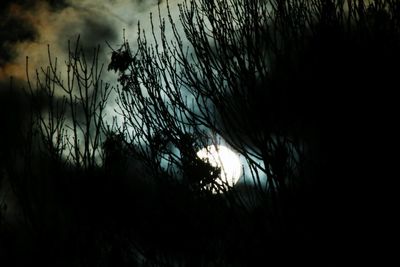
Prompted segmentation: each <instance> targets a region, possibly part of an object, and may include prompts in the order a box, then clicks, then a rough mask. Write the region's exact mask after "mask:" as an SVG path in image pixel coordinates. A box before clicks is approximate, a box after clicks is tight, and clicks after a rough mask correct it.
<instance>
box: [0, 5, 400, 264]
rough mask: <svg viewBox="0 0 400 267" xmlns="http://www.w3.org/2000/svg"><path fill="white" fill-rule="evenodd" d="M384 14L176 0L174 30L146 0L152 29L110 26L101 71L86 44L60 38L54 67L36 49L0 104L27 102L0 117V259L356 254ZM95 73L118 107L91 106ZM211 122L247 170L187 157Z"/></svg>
mask: <svg viewBox="0 0 400 267" xmlns="http://www.w3.org/2000/svg"><path fill="white" fill-rule="evenodd" d="M399 16H400V4H399V3H398V1H390V0H386V1H385V0H382V1H371V3H365V2H363V1H351V0H349V1H329V0H318V1H301V0H297V1H296V0H295V1H279V0H272V1H267V0H265V1H262V0H257V1H250V0H244V1H243V0H242V1H239V0H217V1H205V0H202V1H198V3H197V4H196V3H192V2H185V4H183V5H182V6H181V18H180V19H181V22H182V24H183V30H184V34H182V33H181V31H180V30H179V29H180V28H179V26H178V24H179V23H178V18H172V17H168V18H167V20H166V21H164V20H163V19H162V18H161V17H160V18H159V20H156V21H157V22H154V28H155V27H158V24H160V26H161V36H158V35H156V33H154V32H153V35H152V33H149V32H146V33H144V32H141V31H139V37H138V40H137V43H136V44H135V45H134V46H133V47H134V48H131V47H130V45H131V46H132V44H128V43H127V42H125V40H124V44H123V45H122V46H121V47H119V48H115V49H114V50H113V51H112V55H111V59H110V63H109V65H108V70H109V71H115V72H116V73H117V74H118V76H119V82H120V84H119V86H118V87H115V88H112V87H111V86H110V85H109V84H106V83H103V82H102V80H101V77H102V71H103V70H102V68H103V67H102V66H101V65H100V63H99V62H98V61H99V60H98V49H97V48H96V49H94V51H93V54H91V55H88V54H87V52H85V53H84V52H83V51H84V50H83V48H81V46H80V44H79V40H78V41H77V42H76V44H75V45H72V44H71V45H70V46H69V49H70V51H69V58H68V59H67V61H66V64H67V66H68V70H67V73H63V74H60V73H61V72H60V66H59V65H60V64H59V63H57V60H56V59H55V58H52V57H51V56H50V54H51V53H50V52H49V66H48V67H47V68H44V69H41V70H39V71H38V74H37V77H35V78H36V79H34V80H32V79H29V78H28V82H29V83H28V87H27V88H26V89H25V91H24V92H25V93H26V94H25V96H26V97H27V99H28V100H27V101H28V102H27V103H30V104H29V105H27V104H26V103H19V102H18V101H17V100H15V105H14V104H13V107H9V106H7V105H8V104H10V103H4V105H2V106H1V109H2V110H1V111H3V112H2V113H4V112H8V111H6V110H9V109H14V110H15V111H16V112H18V110H21V109H22V107H23V108H25V109H28V110H29V112H26V114H29V115H26V114H21V115H20V117H21V121H22V122H23V123H20V124H17V123H15V122H14V121H10V122H8V121H7V122H5V125H8V126H9V127H11V126H12V127H20V128H19V131H17V132H18V133H19V135H18V136H11V135H9V134H8V131H7V129H6V130H5V131H3V133H2V135H1V137H2V139H1V140H0V144H1V145H2V148H1V150H0V152H1V154H0V159H1V163H0V164H1V165H0V166H1V173H0V182H1V186H2V188H0V189H4V190H3V191H5V188H6V187H7V188H8V184H9V185H10V188H11V189H12V192H13V194H12V195H13V196H14V198H15V200H14V202H15V203H17V204H16V206H17V207H18V208H19V210H21V214H22V215H21V216H19V217H18V218H17V219H16V220H15V221H13V222H10V221H9V220H8V221H7V214H9V211H7V207H6V202H5V201H3V198H2V199H0V227H1V228H0V256H1V259H0V260H1V261H2V262H5V265H4V266H21V265H23V264H27V263H29V264H31V263H33V262H35V263H38V264H40V265H45V266H47V265H49V266H50V265H51V266H175V265H178V264H181V265H182V266H259V264H260V263H261V264H263V265H268V264H269V265H271V266H289V265H293V264H299V265H301V264H307V265H308V266H342V265H344V264H343V262H345V261H347V260H348V257H349V256H350V257H351V258H352V257H353V258H357V255H355V254H354V251H353V249H354V247H357V248H358V249H363V248H364V246H365V248H366V247H369V246H370V245H371V243H373V241H372V233H371V232H370V228H369V227H370V226H369V225H368V224H366V221H365V220H367V218H368V221H369V222H371V219H373V218H374V216H373V215H371V214H374V213H375V212H376V208H375V206H374V205H375V204H374V203H373V198H371V196H370V195H368V194H367V191H366V188H367V187H369V185H370V183H371V184H372V182H371V181H370V180H368V179H367V176H369V175H374V177H375V179H379V178H380V176H382V175H383V172H384V170H385V169H382V168H381V169H379V173H378V172H377V171H376V169H377V168H379V166H380V160H382V161H384V160H385V159H383V158H380V159H377V157H381V156H382V154H381V153H380V148H379V147H380V146H383V144H382V143H381V141H380V138H381V137H382V135H383V134H382V133H386V131H387V130H388V128H387V122H386V121H385V118H386V119H388V120H389V118H390V117H391V116H393V115H392V114H393V110H392V104H393V102H394V100H391V101H393V102H391V101H388V99H389V100H390V98H391V94H392V93H391V92H392V90H393V89H394V88H396V87H397V83H396V82H397V81H396V74H397V68H396V67H395V66H396V64H398V62H400V61H399V60H400V43H399V41H400V39H399V37H400V35H399V30H400V28H399V27H400V18H399ZM175 23H176V24H175ZM169 30H170V31H172V33H173V37H172V40H171V39H168V38H170V37H167V34H166V32H167V31H169ZM183 36H185V37H186V38H187V40H188V41H189V42H188V43H187V44H186V42H185V38H184V37H183ZM153 37H154V38H153ZM187 45H188V46H189V48H187ZM85 51H88V50H85ZM66 77H67V78H66ZM68 81H70V82H68ZM112 90H115V92H116V93H117V95H118V106H119V108H120V112H121V114H122V116H123V118H124V122H123V123H122V124H116V123H110V122H106V121H105V120H104V116H105V112H106V105H107V103H108V102H109V101H110V99H109V96H110V93H111V91H112ZM14 91H15V90H10V92H8V93H9V94H14ZM9 99H12V98H9ZM15 99H20V98H19V97H15ZM382 104H385V105H384V107H381V106H382ZM26 107H28V108H26ZM3 109H4V110H3ZM9 132H15V131H12V130H11V129H9ZM215 136H222V137H223V138H224V139H225V140H226V142H227V143H228V144H229V145H230V146H231V147H233V148H234V149H235V150H236V151H238V152H240V153H241V154H242V155H243V157H244V158H245V159H246V161H247V162H248V164H249V166H250V167H249V170H250V173H247V174H246V175H247V176H248V177H249V179H250V180H253V184H254V185H244V184H238V185H237V186H235V187H232V188H231V187H230V186H220V185H219V184H218V183H216V182H215V178H216V177H217V176H218V172H219V171H220V170H218V169H216V168H213V167H212V166H210V165H209V164H207V163H205V162H203V161H201V160H200V159H199V158H197V157H196V151H198V149H200V148H202V147H203V146H205V145H209V144H212V143H215V142H216V141H215V140H214V139H213V138H215ZM11 138H12V139H16V140H18V142H7V140H8V139H11ZM10 144H18V145H17V146H15V147H13V146H11V145H10ZM263 175H264V176H267V177H268V179H267V182H266V183H262V182H261V180H260V179H259V177H260V176H263ZM375 182H376V180H375ZM211 189H214V190H216V191H218V192H219V193H218V194H213V193H212V190H211ZM2 193H3V192H2ZM375 196H376V195H375ZM367 210H368V213H366V211H367ZM367 214H369V216H368V217H364V215H367ZM367 228H369V229H367ZM179 266H180V265H179Z"/></svg>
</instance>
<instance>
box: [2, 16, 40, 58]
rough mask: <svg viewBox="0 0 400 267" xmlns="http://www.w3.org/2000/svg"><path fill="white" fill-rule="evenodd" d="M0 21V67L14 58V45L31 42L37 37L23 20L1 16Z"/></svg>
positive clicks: (33, 30)
mask: <svg viewBox="0 0 400 267" xmlns="http://www.w3.org/2000/svg"><path fill="white" fill-rule="evenodd" d="M1 17H2V18H3V19H2V20H1V21H0V66H2V65H4V64H5V63H6V62H8V61H10V60H12V59H13V58H14V57H15V56H16V51H15V48H14V43H16V42H21V41H33V40H34V39H35V37H36V35H37V32H36V30H35V28H34V27H33V26H32V25H31V24H30V23H29V21H28V20H27V19H24V18H22V17H19V16H15V15H12V14H11V15H7V14H5V13H3V14H1Z"/></svg>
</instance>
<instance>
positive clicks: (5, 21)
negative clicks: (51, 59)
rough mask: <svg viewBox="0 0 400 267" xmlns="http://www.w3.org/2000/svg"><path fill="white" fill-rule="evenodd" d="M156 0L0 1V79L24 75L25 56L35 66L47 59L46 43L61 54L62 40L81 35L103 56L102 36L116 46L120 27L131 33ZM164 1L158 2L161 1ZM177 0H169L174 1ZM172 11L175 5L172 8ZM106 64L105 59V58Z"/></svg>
mask: <svg viewBox="0 0 400 267" xmlns="http://www.w3.org/2000/svg"><path fill="white" fill-rule="evenodd" d="M159 1H160V2H161V3H162V4H163V6H165V1H161V0H146V1H144V0H103V1H96V0H18V1H11V0H8V1H2V2H1V4H0V15H1V17H2V20H1V22H0V80H1V81H4V80H8V79H9V77H10V76H13V77H14V78H15V79H22V80H24V79H25V59H26V56H29V62H30V66H31V67H32V68H33V69H35V68H38V67H40V66H45V65H46V64H47V45H48V44H49V45H50V48H51V51H52V53H54V55H57V56H58V57H59V58H62V57H63V55H65V52H66V47H67V43H68V40H71V41H74V40H76V38H77V36H78V35H80V36H81V41H82V43H83V45H84V46H85V47H91V46H93V47H95V46H96V45H98V44H99V45H101V47H102V48H103V53H104V54H103V55H104V56H105V57H106V58H104V60H108V58H107V56H106V55H107V53H108V55H110V54H111V52H110V51H109V48H108V47H107V45H106V41H107V42H108V43H110V44H111V45H115V47H118V46H119V45H120V44H121V43H122V34H123V29H126V36H127V38H128V39H130V40H132V39H135V34H136V32H137V23H138V21H139V20H140V21H141V23H142V25H143V27H144V28H146V25H148V23H146V22H147V21H148V18H149V13H150V12H157V4H158V2H159ZM163 2H164V3H163ZM176 2H177V1H174V0H172V1H170V4H171V6H172V7H173V8H174V7H176ZM175 11H176V8H175ZM105 64H108V62H105Z"/></svg>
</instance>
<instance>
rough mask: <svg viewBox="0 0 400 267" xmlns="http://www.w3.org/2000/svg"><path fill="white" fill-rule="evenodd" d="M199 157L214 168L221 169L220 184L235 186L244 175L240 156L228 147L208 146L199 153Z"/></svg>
mask: <svg viewBox="0 0 400 267" xmlns="http://www.w3.org/2000/svg"><path fill="white" fill-rule="evenodd" d="M197 156H198V157H199V158H201V159H203V160H207V161H208V162H209V163H210V164H211V165H212V166H214V167H220V168H221V177H220V180H217V182H218V183H219V184H224V183H228V184H229V185H230V186H233V185H234V184H235V183H236V182H237V181H238V180H239V178H240V177H241V175H242V164H241V162H240V159H239V156H238V155H237V154H236V153H235V152H233V151H232V150H230V149H229V148H227V147H226V146H221V145H218V146H214V145H211V146H208V147H206V148H203V149H201V150H200V151H199V152H197Z"/></svg>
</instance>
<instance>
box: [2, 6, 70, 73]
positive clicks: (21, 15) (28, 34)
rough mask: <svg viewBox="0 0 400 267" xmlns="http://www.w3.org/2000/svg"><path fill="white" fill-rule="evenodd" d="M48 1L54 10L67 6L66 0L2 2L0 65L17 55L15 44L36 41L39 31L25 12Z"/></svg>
mask: <svg viewBox="0 0 400 267" xmlns="http://www.w3.org/2000/svg"><path fill="white" fill-rule="evenodd" d="M44 2H45V3H47V4H48V5H49V7H50V9H51V10H52V11H55V10H59V9H62V8H65V7H67V3H66V1H64V0H46V1H39V0H17V1H12V0H6V1H1V3H0V17H1V18H2V19H1V20H0V67H1V66H4V65H5V64H6V63H7V62H10V61H12V60H13V59H14V58H15V57H16V56H17V51H16V48H15V44H16V43H18V42H26V41H30V42H31V41H34V40H35V39H36V38H37V36H38V31H37V29H36V28H35V27H34V25H33V24H32V23H31V21H30V20H29V18H28V17H27V16H25V14H26V13H27V12H28V11H29V10H30V11H31V10H33V9H34V7H35V6H36V5H37V4H39V3H42V4H43V3H44Z"/></svg>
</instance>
